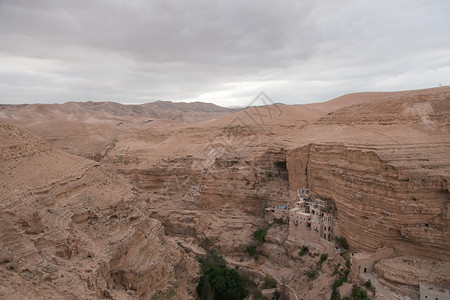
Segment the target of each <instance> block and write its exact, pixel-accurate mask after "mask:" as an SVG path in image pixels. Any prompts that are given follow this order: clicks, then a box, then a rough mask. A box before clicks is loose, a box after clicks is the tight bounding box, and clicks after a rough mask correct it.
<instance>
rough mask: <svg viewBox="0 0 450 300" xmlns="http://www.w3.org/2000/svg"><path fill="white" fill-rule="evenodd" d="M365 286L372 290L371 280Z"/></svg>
mask: <svg viewBox="0 0 450 300" xmlns="http://www.w3.org/2000/svg"><path fill="white" fill-rule="evenodd" d="M364 286H365V287H366V288H367V289H370V288H371V287H372V282H370V279H369V280H367V281H366V283H365V284H364Z"/></svg>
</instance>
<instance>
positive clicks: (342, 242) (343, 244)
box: [336, 236, 349, 250]
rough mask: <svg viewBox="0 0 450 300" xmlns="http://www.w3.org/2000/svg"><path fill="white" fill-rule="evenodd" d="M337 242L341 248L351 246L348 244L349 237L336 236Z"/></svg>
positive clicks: (346, 248)
mask: <svg viewBox="0 0 450 300" xmlns="http://www.w3.org/2000/svg"><path fill="white" fill-rule="evenodd" d="M336 243H338V245H339V246H340V247H341V248H343V249H345V250H348V249H349V246H348V243H347V239H346V238H345V237H338V236H337V237H336Z"/></svg>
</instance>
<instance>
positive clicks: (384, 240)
mask: <svg viewBox="0 0 450 300" xmlns="http://www.w3.org/2000/svg"><path fill="white" fill-rule="evenodd" d="M287 168H288V170H289V185H290V189H291V190H296V189H298V188H303V187H307V188H310V189H311V190H312V191H313V193H314V194H316V195H318V196H320V197H323V198H328V199H331V200H333V201H334V202H335V204H336V206H337V209H338V217H339V220H338V222H339V227H340V229H341V232H342V235H343V236H345V237H346V238H347V240H348V242H349V244H350V246H351V248H352V251H375V250H376V249H377V248H379V247H382V246H388V247H393V248H394V249H395V250H396V251H397V252H398V253H401V254H404V255H412V256H417V257H430V258H437V259H442V260H448V259H449V257H450V250H449V249H450V238H449V229H450V217H449V206H450V204H449V189H448V177H445V176H437V175H436V176H435V175H433V176H429V175H426V174H421V173H419V172H414V171H412V170H408V169H402V168H399V169H398V168H396V167H394V166H393V165H391V164H389V163H386V162H384V161H383V160H381V159H380V157H379V156H378V155H377V154H376V153H375V152H374V151H370V150H364V149H360V148H359V149H358V148H352V147H349V146H343V145H340V144H311V145H308V146H304V147H301V148H297V149H294V150H292V151H289V153H288V154H287Z"/></svg>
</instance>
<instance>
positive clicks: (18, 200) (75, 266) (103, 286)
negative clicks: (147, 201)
mask: <svg viewBox="0 0 450 300" xmlns="http://www.w3.org/2000/svg"><path fill="white" fill-rule="evenodd" d="M0 139H1V141H2V144H1V146H0V153H2V156H1V160H0V166H1V167H0V178H1V183H0V188H1V191H2V194H1V196H0V199H1V201H0V211H1V213H0V220H1V223H2V226H1V227H0V274H1V276H0V287H1V288H0V298H5V299H13V298H33V299H36V298H41V299H48V298H53V299H80V298H85V299H86V298H88V299H89V298H122V299H127V298H130V299H133V298H142V297H145V298H149V297H151V296H152V295H155V294H162V295H164V294H171V295H172V296H173V295H178V297H179V298H180V299H188V298H192V297H193V295H194V293H195V291H194V289H195V279H196V276H197V274H198V273H197V272H198V265H197V262H196V261H195V260H194V258H193V257H192V256H189V255H188V254H186V253H185V252H184V250H182V249H181V248H180V247H178V246H177V245H176V244H174V243H173V242H170V241H169V240H167V238H166V237H165V236H164V230H163V227H162V226H161V223H160V222H159V221H157V220H154V219H150V218H149V217H148V213H147V207H146V206H145V205H144V204H143V203H142V202H141V201H139V199H138V197H137V195H136V193H135V191H134V190H133V187H132V186H131V185H129V184H126V183H124V182H123V181H122V180H120V178H118V177H117V176H115V175H111V174H109V173H107V172H105V170H103V169H102V167H100V166H99V165H98V164H97V163H95V162H92V161H89V160H85V159H82V158H79V157H75V156H72V155H70V154H67V153H64V152H62V151H59V150H55V149H53V148H52V147H51V146H50V145H49V144H47V143H46V142H44V141H43V140H41V139H39V138H36V137H34V136H32V135H30V134H27V133H24V132H23V131H21V130H18V129H16V128H13V127H11V126H9V125H5V124H4V123H0Z"/></svg>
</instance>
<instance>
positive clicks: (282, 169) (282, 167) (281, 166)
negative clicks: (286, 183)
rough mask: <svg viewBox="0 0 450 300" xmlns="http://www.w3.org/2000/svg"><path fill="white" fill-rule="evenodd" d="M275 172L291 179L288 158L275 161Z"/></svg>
mask: <svg viewBox="0 0 450 300" xmlns="http://www.w3.org/2000/svg"><path fill="white" fill-rule="evenodd" d="M273 169H274V171H275V173H276V174H277V175H278V176H279V177H280V178H282V179H284V180H289V173H288V169H287V165H286V160H282V161H275V162H274V163H273Z"/></svg>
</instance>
